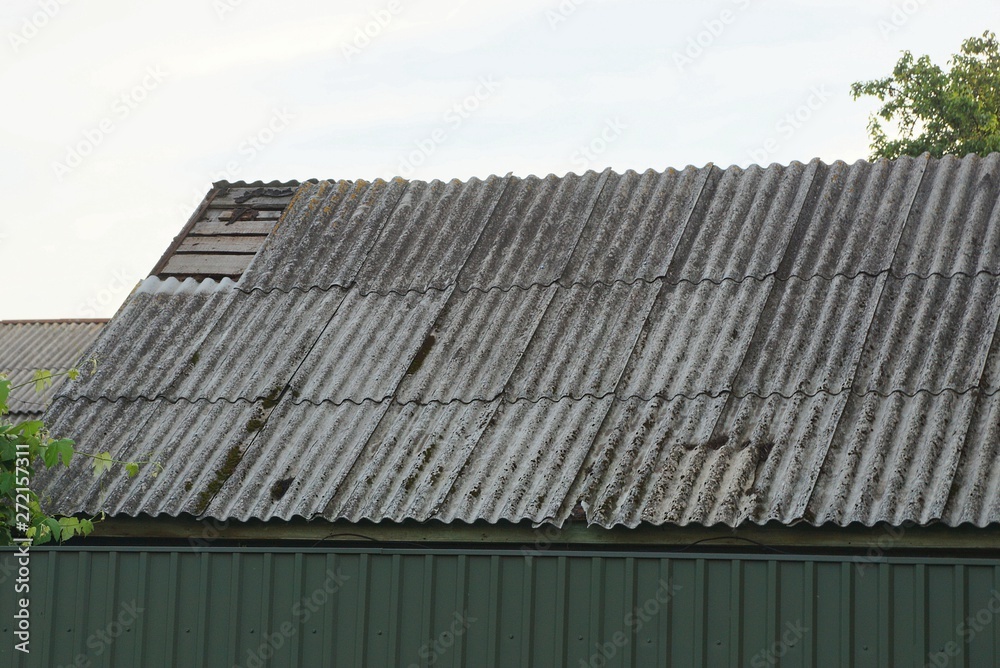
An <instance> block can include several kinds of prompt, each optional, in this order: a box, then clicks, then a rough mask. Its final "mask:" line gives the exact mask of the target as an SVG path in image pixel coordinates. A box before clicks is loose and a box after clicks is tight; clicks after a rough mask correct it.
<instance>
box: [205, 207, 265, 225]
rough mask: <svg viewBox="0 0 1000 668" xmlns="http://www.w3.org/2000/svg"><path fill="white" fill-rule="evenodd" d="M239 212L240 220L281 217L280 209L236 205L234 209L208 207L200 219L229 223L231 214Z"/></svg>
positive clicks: (231, 218) (231, 219) (231, 217)
mask: <svg viewBox="0 0 1000 668" xmlns="http://www.w3.org/2000/svg"><path fill="white" fill-rule="evenodd" d="M237 212H239V216H240V220H241V221H251V220H272V221H276V220H278V219H279V218H281V214H282V210H281V209H255V208H253V207H252V206H247V207H237V208H234V209H215V208H209V209H208V210H206V211H205V215H204V216H203V217H202V218H201V219H202V220H216V221H221V222H223V223H231V222H232V221H233V214H234V213H237Z"/></svg>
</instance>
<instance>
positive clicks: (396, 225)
mask: <svg viewBox="0 0 1000 668" xmlns="http://www.w3.org/2000/svg"><path fill="white" fill-rule="evenodd" d="M998 325H1000V156H998V155H991V156H988V157H985V158H980V157H975V156H968V157H966V158H962V159H957V158H950V157H949V158H944V159H940V160H936V159H931V158H929V157H926V156H925V157H921V158H902V159H900V160H896V161H879V162H876V163H868V162H863V161H861V162H857V163H855V164H853V165H847V164H844V163H840V162H838V163H834V164H831V165H827V164H824V163H822V162H820V161H818V160H816V161H813V162H811V163H809V164H801V163H793V164H791V165H788V166H780V165H772V166H770V167H767V168H760V167H751V168H749V169H740V168H737V167H730V168H728V169H720V168H718V167H715V166H712V165H709V166H707V167H705V168H701V169H697V168H693V167H689V168H687V169H685V170H683V171H676V170H667V171H666V172H663V173H657V172H652V171H648V172H645V173H643V174H638V173H635V172H627V173H625V174H616V173H614V172H611V171H605V172H603V173H596V172H588V173H586V174H583V175H579V176H577V175H567V176H565V177H555V176H548V177H546V178H537V177H527V178H517V177H513V176H506V177H491V178H488V179H485V180H479V179H472V180H470V181H467V182H460V181H452V182H449V183H443V182H438V181H434V182H430V183H424V182H418V181H404V180H402V179H394V180H392V181H388V182H385V181H375V182H372V183H367V182H361V181H325V182H310V183H304V184H302V185H300V186H298V188H297V190H296V192H295V194H294V196H292V197H291V201H290V203H289V204H288V206H287V209H286V210H285V211H284V213H283V214H282V215H281V217H280V219H279V220H278V222H277V225H276V227H275V229H274V230H273V231H272V232H271V233H270V235H269V236H268V237H267V239H266V241H265V242H264V243H263V244H262V246H261V248H260V250H259V251H258V252H257V253H256V255H255V256H254V257H253V259H252V260H251V261H250V262H249V264H248V266H247V267H246V271H245V272H244V273H243V275H242V278H241V279H240V280H239V281H236V282H234V281H231V280H228V279H223V280H221V281H219V282H216V281H213V280H205V281H202V282H200V283H198V282H196V281H194V280H192V279H190V278H189V279H188V280H185V281H178V280H176V279H168V280H163V279H162V277H156V276H154V277H151V278H150V279H147V281H146V282H144V283H143V284H142V286H141V287H140V289H139V290H137V291H136V293H135V294H133V295H132V296H131V297H130V298H129V300H128V301H127V302H126V304H125V305H124V306H123V308H122V309H121V311H120V312H119V314H118V316H117V317H116V318H115V320H114V321H113V322H112V323H111V324H110V325H109V326H108V328H107V329H106V330H105V332H104V333H103V335H102V336H101V337H100V338H99V340H98V341H97V342H96V343H95V344H94V346H93V348H92V351H91V352H92V353H95V354H97V356H98V357H99V358H100V360H101V366H100V368H99V370H98V372H97V374H96V375H94V376H93V377H90V378H87V379H85V380H84V381H83V382H81V383H78V384H74V385H72V386H68V387H66V388H65V389H64V391H63V392H62V394H61V396H60V397H59V398H58V399H57V400H56V402H55V404H54V405H53V407H52V409H51V410H50V413H49V419H50V420H51V421H52V423H53V426H54V429H55V430H56V431H58V432H60V433H66V434H70V435H73V436H74V437H76V439H77V440H78V442H79V443H80V445H81V447H84V448H87V447H89V448H91V449H98V448H99V449H100V450H110V451H111V452H112V453H113V454H114V456H115V457H116V458H119V459H125V460H146V459H152V460H156V461H159V462H161V463H162V464H163V466H164V471H163V472H162V473H161V474H160V475H159V476H158V477H155V478H153V477H151V476H147V475H141V476H138V477H136V478H127V477H125V476H122V475H114V474H108V473H106V474H104V477H103V478H102V479H100V480H95V479H93V478H92V477H89V476H87V475H79V471H77V470H76V469H75V468H74V469H72V470H69V471H60V472H58V473H57V474H56V475H55V476H53V477H50V478H49V479H48V488H47V489H48V492H49V493H50V494H51V495H52V496H53V498H54V500H55V503H56V505H57V507H58V509H59V511H61V512H95V511H97V510H98V509H105V510H108V511H109V512H111V513H112V514H121V515H131V516H136V515H139V514H149V515H154V516H155V515H159V514H168V515H178V514H181V513H190V514H194V515H200V516H211V517H216V518H219V519H227V518H236V519H240V520H247V519H251V518H259V519H264V520H267V519H271V518H280V519H290V518H293V517H298V516H301V517H306V518H314V517H322V518H327V519H331V520H336V519H347V520H351V521H357V520H362V519H370V520H374V521H386V520H388V521H402V520H407V519H415V520H420V521H425V520H431V519H438V520H442V521H446V522H451V521H464V522H473V521H477V520H486V521H490V522H496V521H499V520H509V521H515V522H516V521H531V522H536V523H541V522H551V523H554V524H557V525H559V524H562V523H563V522H565V521H567V520H568V519H570V518H571V517H572V518H577V517H580V516H581V514H582V516H583V517H584V518H586V520H587V521H588V522H591V523H594V524H598V525H601V526H613V525H617V524H622V525H626V526H636V525H638V524H640V523H650V524H664V523H672V524H680V525H684V524H688V523H700V524H706V525H711V524H718V523H722V524H727V525H737V524H741V523H747V522H755V523H764V522H768V521H779V522H782V523H786V524H793V523H796V522H808V523H812V524H825V523H833V524H840V525H846V524H849V523H852V522H862V523H864V524H869V525H870V524H874V523H876V522H880V521H885V522H891V523H895V524H900V523H903V522H908V521H913V522H918V523H924V524H926V523H931V522H936V521H940V522H944V523H946V524H950V525H956V524H959V523H962V522H971V523H973V524H976V525H985V524H988V523H992V522H997V521H1000V467H997V466H996V465H995V462H996V459H997V455H998V447H1000V446H998V436H1000V434H998V429H1000V426H998V424H1000V333H998V329H1000V327H998ZM74 466H76V465H74ZM81 466H83V464H81Z"/></svg>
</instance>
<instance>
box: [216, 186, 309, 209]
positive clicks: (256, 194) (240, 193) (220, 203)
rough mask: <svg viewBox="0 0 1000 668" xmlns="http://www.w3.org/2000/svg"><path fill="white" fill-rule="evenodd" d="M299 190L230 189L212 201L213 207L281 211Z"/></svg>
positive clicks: (269, 188) (263, 187)
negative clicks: (244, 207) (241, 207)
mask: <svg viewBox="0 0 1000 668" xmlns="http://www.w3.org/2000/svg"><path fill="white" fill-rule="evenodd" d="M296 189H297V188H295V187H290V188H272V187H269V186H262V187H260V188H230V189H229V190H228V191H227V192H225V193H223V194H221V195H219V196H218V197H216V198H215V199H214V200H212V206H213V207H216V208H218V207H227V208H228V207H236V206H247V207H256V208H260V207H267V208H271V209H281V208H283V207H284V206H286V205H287V204H288V203H289V202H290V201H291V200H292V195H294V194H295V191H296Z"/></svg>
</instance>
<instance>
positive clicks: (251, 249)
mask: <svg viewBox="0 0 1000 668" xmlns="http://www.w3.org/2000/svg"><path fill="white" fill-rule="evenodd" d="M265 239H267V236H266V235H257V236H229V235H221V234H217V235H213V236H206V237H198V236H188V237H187V238H186V239H185V240H184V241H182V242H181V245H180V246H179V247H178V248H177V252H178V253H250V254H253V253H256V252H257V250H258V249H259V248H260V247H261V244H263V243H264V240H265Z"/></svg>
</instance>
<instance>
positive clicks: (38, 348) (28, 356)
mask: <svg viewBox="0 0 1000 668" xmlns="http://www.w3.org/2000/svg"><path fill="white" fill-rule="evenodd" d="M106 322H107V320H10V321H0V374H3V375H5V376H7V378H8V379H9V380H10V381H11V384H12V385H13V386H14V388H15V389H14V390H13V391H12V392H11V395H10V397H9V398H8V402H7V403H8V408H9V409H10V415H9V416H8V418H9V419H10V420H12V421H13V422H19V421H21V420H29V419H37V417H38V416H40V415H41V414H42V412H44V410H45V407H46V406H48V405H49V403H50V402H51V401H52V398H53V397H54V396H55V394H56V391H57V389H58V388H59V387H60V386H61V384H62V383H63V378H61V377H57V378H56V379H55V380H54V381H53V384H52V386H51V387H48V388H46V389H45V390H44V391H43V392H42V393H41V394H39V393H37V392H35V386H34V384H33V383H32V380H33V379H34V376H35V371H40V370H47V371H52V372H53V373H59V372H61V371H66V370H67V369H71V368H73V366H74V365H76V364H77V362H79V361H80V357H81V356H82V355H83V352H84V351H85V350H86V349H87V348H88V347H89V346H90V345H91V344H92V343H93V342H94V339H95V338H97V335H98V333H100V331H101V328H102V327H104V325H105V323H106Z"/></svg>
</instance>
